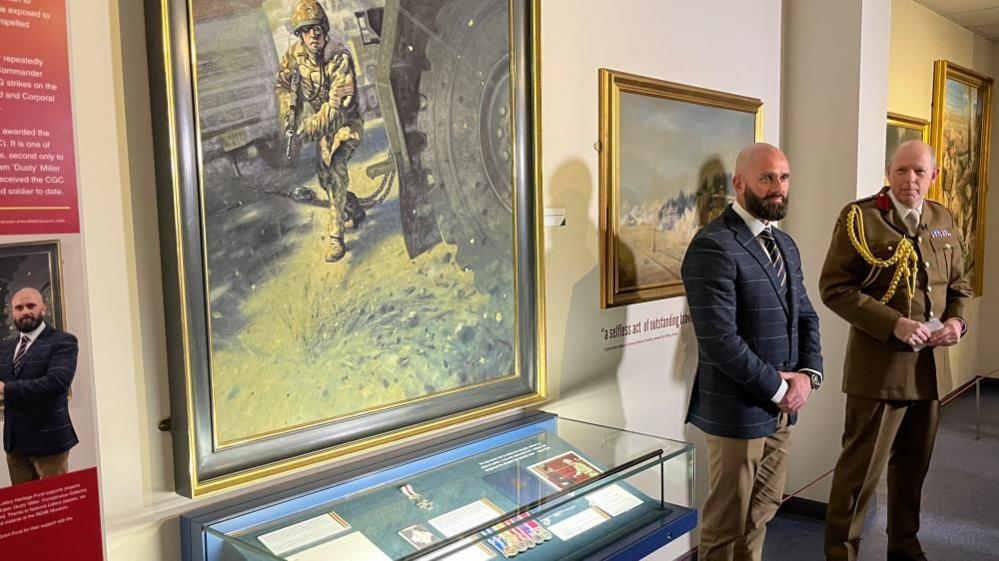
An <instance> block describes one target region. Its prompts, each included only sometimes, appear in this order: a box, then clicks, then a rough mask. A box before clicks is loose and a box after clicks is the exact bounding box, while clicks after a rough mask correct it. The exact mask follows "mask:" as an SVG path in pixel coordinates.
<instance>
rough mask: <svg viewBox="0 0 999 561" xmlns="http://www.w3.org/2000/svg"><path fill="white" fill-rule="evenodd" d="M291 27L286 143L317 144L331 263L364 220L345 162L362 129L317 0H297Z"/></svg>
mask: <svg viewBox="0 0 999 561" xmlns="http://www.w3.org/2000/svg"><path fill="white" fill-rule="evenodd" d="M291 25H292V27H293V28H294V31H295V35H296V36H297V37H298V38H299V42H297V43H294V44H293V45H292V46H291V47H289V48H288V51H287V52H286V53H285V54H284V56H283V57H281V63H280V68H279V69H278V74H277V84H276V90H277V96H278V105H279V108H280V112H281V118H282V119H283V121H284V127H285V131H286V134H287V135H288V137H289V142H293V141H294V139H296V138H299V139H303V140H307V141H314V142H315V143H316V175H317V176H318V179H319V184H320V186H322V188H323V190H324V191H326V195H327V198H328V199H329V203H330V214H329V222H328V229H327V233H328V236H329V237H328V243H327V245H326V261H327V262H330V263H332V262H335V261H339V260H340V259H342V258H343V256H344V254H345V253H346V251H347V246H346V245H345V244H344V241H343V232H344V228H345V227H347V226H350V227H357V226H359V225H360V222H361V220H363V219H364V210H363V209H362V208H361V206H360V204H359V203H358V201H357V198H356V197H355V196H354V194H353V193H350V192H349V187H350V175H349V174H348V173H347V161H348V160H350V157H351V155H352V154H353V153H354V150H355V149H357V146H358V145H359V144H360V143H361V135H362V134H363V133H364V123H363V121H362V120H361V114H360V111H359V110H358V101H357V99H356V94H357V83H356V80H355V75H354V61H353V59H352V57H351V55H350V52H349V51H348V50H347V49H346V48H344V47H343V46H341V45H337V46H336V47H330V46H329V31H330V23H329V19H328V18H327V17H326V11H325V10H323V7H322V6H320V5H319V3H318V2H317V1H316V0H299V1H298V3H297V4H296V5H295V9H294V12H293V13H292V16H291ZM289 148H290V144H289ZM290 153H292V151H291V150H289V154H290Z"/></svg>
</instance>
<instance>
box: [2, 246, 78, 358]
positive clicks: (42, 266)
mask: <svg viewBox="0 0 999 561" xmlns="http://www.w3.org/2000/svg"><path fill="white" fill-rule="evenodd" d="M22 288H34V289H35V290H37V291H38V292H40V293H41V294H42V298H43V299H44V300H45V316H44V317H43V319H44V320H45V323H47V324H49V325H51V326H52V327H55V328H56V329H65V328H66V316H65V313H64V311H63V310H65V309H66V306H65V304H64V302H63V294H62V255H61V253H60V250H59V241H58V240H52V241H37V242H36V241H32V242H24V243H16V244H4V245H0V299H2V301H3V303H4V305H3V312H0V313H2V314H3V318H2V322H0V341H7V340H10V339H13V338H16V337H17V335H18V331H17V328H16V327H15V326H14V319H13V318H14V316H13V313H12V312H11V309H10V299H11V297H12V296H13V295H14V293H15V292H17V291H18V290H21V289H22Z"/></svg>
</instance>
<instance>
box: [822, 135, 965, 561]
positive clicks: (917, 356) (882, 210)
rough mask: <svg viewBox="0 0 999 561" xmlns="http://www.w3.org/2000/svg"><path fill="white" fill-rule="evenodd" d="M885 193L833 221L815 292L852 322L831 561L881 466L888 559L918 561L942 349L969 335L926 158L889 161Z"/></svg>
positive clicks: (852, 540) (961, 278) (933, 172)
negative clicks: (928, 197)
mask: <svg viewBox="0 0 999 561" xmlns="http://www.w3.org/2000/svg"><path fill="white" fill-rule="evenodd" d="M886 172H887V174H888V183H889V187H887V188H885V189H882V190H881V191H880V192H879V193H878V194H877V195H875V196H873V197H868V198H866V199H861V200H859V201H856V202H854V203H851V204H849V205H847V206H846V208H844V209H843V211H842V212H841V213H840V216H839V220H838V221H837V223H836V230H835V231H834V232H833V236H832V242H831V244H830V246H829V253H828V254H827V255H826V262H825V265H824V266H823V268H822V276H821V279H820V280H819V288H820V289H821V292H822V301H823V302H825V304H826V306H828V307H829V309H831V310H832V311H833V312H836V314H838V315H839V316H841V317H842V318H843V319H845V320H846V321H847V322H849V323H850V337H849V340H848V342H847V347H846V360H845V363H844V366H843V392H845V393H846V426H845V428H844V430H843V450H842V453H841V454H840V457H839V461H838V462H837V463H836V471H835V474H834V476H833V483H832V490H831V492H830V496H829V510H828V513H827V515H826V535H825V551H826V559H827V560H830V561H855V560H856V559H857V554H858V551H859V549H860V538H861V532H862V530H863V524H864V518H865V516H866V512H867V507H868V506H869V505H870V502H871V498H872V497H873V496H874V492H875V490H876V487H877V484H878V480H879V479H880V477H881V473H882V472H883V471H884V469H885V465H887V466H888V559H889V561H924V560H925V559H926V555H925V554H924V552H923V550H922V547H921V546H920V543H919V539H918V538H917V537H916V534H917V533H918V531H919V509H920V496H921V494H922V488H923V480H924V478H925V476H926V471H927V469H928V468H929V464H930V456H931V454H932V452H933V443H934V440H935V438H936V431H937V421H938V418H939V411H940V399H941V398H942V397H944V396H945V395H947V393H948V392H950V391H951V390H952V389H953V379H952V377H951V373H950V365H949V363H948V350H947V347H951V346H954V345H956V344H958V343H959V342H960V341H961V337H962V335H963V334H964V333H965V332H966V331H967V324H966V323H965V321H964V319H963V318H964V306H965V303H966V302H967V301H968V299H969V298H971V296H972V294H973V293H972V290H971V285H970V284H969V282H968V278H967V274H966V272H965V268H964V257H963V256H964V253H963V251H962V249H961V238H960V235H959V229H958V227H957V225H956V224H955V222H954V217H953V216H951V213H950V211H948V210H947V208H946V207H944V206H943V205H940V204H937V203H935V202H933V201H928V200H926V199H925V197H926V193H927V191H929V188H930V184H931V183H932V182H933V180H934V179H935V178H936V176H937V167H936V162H935V161H934V154H933V149H932V148H931V147H930V146H929V145H927V144H926V143H924V142H922V141H918V140H912V141H909V142H905V143H903V144H901V145H899V147H898V148H897V149H896V150H895V153H894V154H893V156H892V158H891V160H890V162H889V164H888V169H887V170H886Z"/></svg>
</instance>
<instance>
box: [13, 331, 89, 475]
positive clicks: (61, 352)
mask: <svg viewBox="0 0 999 561" xmlns="http://www.w3.org/2000/svg"><path fill="white" fill-rule="evenodd" d="M17 343H18V338H14V340H13V341H8V342H5V343H3V344H2V345H0V382H3V383H4V388H3V391H4V410H3V419H4V423H3V449H4V450H5V451H7V452H14V453H17V454H19V455H22V456H53V455H55V454H62V453H63V452H66V451H68V450H69V449H70V448H72V447H73V446H75V445H76V443H77V442H79V440H78V439H77V437H76V432H75V431H74V430H73V423H72V422H70V419H69V397H68V395H69V386H70V384H71V383H72V382H73V376H74V374H75V373H76V357H77V354H78V352H79V347H78V346H77V342H76V337H75V336H74V335H73V334H71V333H66V332H65V331H59V330H58V329H54V328H52V327H51V326H49V325H46V326H45V328H44V329H42V331H41V333H39V334H38V337H37V338H36V339H35V341H34V342H33V343H32V344H31V346H30V347H28V354H27V355H25V357H24V360H22V361H21V363H20V364H19V365H18V367H17V369H16V370H15V369H14V367H13V366H14V351H15V350H16V349H17Z"/></svg>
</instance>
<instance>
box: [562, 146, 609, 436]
mask: <svg viewBox="0 0 999 561" xmlns="http://www.w3.org/2000/svg"><path fill="white" fill-rule="evenodd" d="M549 189H550V190H551V193H552V196H551V197H550V200H551V204H553V205H555V206H564V207H565V214H566V226H565V228H563V229H557V230H552V231H550V232H548V234H549V235H548V236H546V237H547V238H548V239H549V243H548V247H547V248H546V252H545V268H546V270H547V275H548V286H547V293H548V313H549V322H548V325H549V327H550V328H554V329H557V328H556V326H564V330H563V333H558V332H557V331H555V332H552V333H549V337H548V344H549V357H550V360H549V365H550V366H551V367H552V369H551V370H552V372H551V374H552V375H551V377H550V380H549V383H550V389H551V390H552V398H553V399H554V400H557V409H558V410H559V412H560V413H561V414H564V415H565V416H567V417H572V418H577V419H581V420H585V421H591V422H597V423H601V424H606V425H611V426H619V427H620V426H624V423H625V414H624V409H623V405H622V403H621V394H620V390H619V388H618V387H617V383H616V382H617V369H618V366H619V364H620V362H621V353H622V350H621V349H620V348H617V349H609V350H605V348H607V347H608V346H609V345H607V344H605V343H604V341H603V335H602V334H601V326H604V325H615V324H617V323H619V322H620V323H624V322H625V319H626V314H625V309H624V308H613V309H609V310H601V309H600V257H599V255H598V254H597V252H595V251H594V248H595V247H597V246H599V235H600V234H599V231H598V228H597V225H596V224H595V223H594V221H593V220H591V219H590V212H589V211H590V205H591V201H592V198H593V196H594V194H595V193H596V187H595V185H594V184H593V179H592V177H591V174H590V169H589V168H588V167H587V166H586V164H585V163H584V162H583V161H582V160H578V159H573V160H569V161H567V162H565V163H563V164H562V165H561V166H559V167H558V169H557V170H556V171H555V172H554V173H553V174H552V176H551V181H550V182H549ZM563 318H564V321H563ZM555 357H558V359H557V360H558V364H555V361H554V360H552V359H555ZM615 394H616V395H615ZM594 405H597V407H594Z"/></svg>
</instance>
